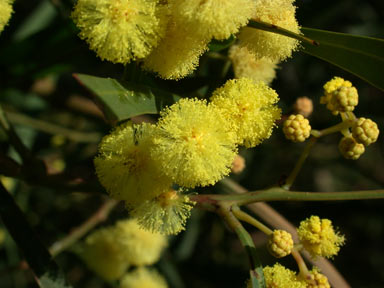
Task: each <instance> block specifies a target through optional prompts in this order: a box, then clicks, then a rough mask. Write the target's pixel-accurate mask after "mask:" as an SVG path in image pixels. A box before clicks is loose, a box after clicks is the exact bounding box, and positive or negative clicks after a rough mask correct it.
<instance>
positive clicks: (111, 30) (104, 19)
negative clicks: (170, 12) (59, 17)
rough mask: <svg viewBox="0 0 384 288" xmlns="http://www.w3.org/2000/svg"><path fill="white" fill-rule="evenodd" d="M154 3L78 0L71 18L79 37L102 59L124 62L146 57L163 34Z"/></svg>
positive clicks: (145, 0) (149, 1)
mask: <svg viewBox="0 0 384 288" xmlns="http://www.w3.org/2000/svg"><path fill="white" fill-rule="evenodd" d="M157 3H158V0H113V1H110V0H78V1H77V4H76V6H75V8H74V11H73V13H72V18H73V20H74V22H75V23H76V25H77V27H78V28H79V29H80V37H81V38H82V39H85V40H86V41H87V42H88V44H89V46H90V49H92V50H94V51H95V52H96V54H97V55H98V56H99V57H100V58H101V59H102V60H108V61H111V62H113V63H128V62H130V61H131V60H136V59H141V58H144V57H146V56H147V55H148V54H149V52H150V51H151V50H152V48H153V47H155V46H156V45H157V44H158V42H159V40H160V38H161V37H162V35H163V34H164V30H165V26H166V23H163V21H160V18H159V17H157V13H158V9H159V8H158V7H159V6H157ZM161 19H163V18H161ZM164 19H165V18H164Z"/></svg>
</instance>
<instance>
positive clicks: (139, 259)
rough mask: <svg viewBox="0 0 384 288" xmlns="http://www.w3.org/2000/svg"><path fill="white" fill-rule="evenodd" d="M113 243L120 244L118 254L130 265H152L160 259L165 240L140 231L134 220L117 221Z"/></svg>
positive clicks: (156, 234) (154, 234)
mask: <svg viewBox="0 0 384 288" xmlns="http://www.w3.org/2000/svg"><path fill="white" fill-rule="evenodd" d="M113 233H114V235H115V241H117V242H119V243H120V244H121V247H122V249H121V251H120V253H122V254H124V258H125V259H126V261H127V262H128V263H129V264H130V265H135V266H143V265H152V264H154V263H155V262H157V261H158V260H159V259H160V256H161V253H162V251H163V250H164V248H165V247H166V246H167V238H166V237H165V236H164V235H161V234H158V233H152V232H150V231H148V230H144V229H142V228H141V227H140V226H139V224H138V223H137V220H136V219H128V220H124V221H119V222H117V223H116V225H115V226H114V231H113Z"/></svg>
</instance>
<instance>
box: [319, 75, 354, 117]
mask: <svg viewBox="0 0 384 288" xmlns="http://www.w3.org/2000/svg"><path fill="white" fill-rule="evenodd" d="M323 88H324V95H323V96H322V97H320V104H326V105H327V109H328V110H330V111H331V112H332V113H333V114H334V115H337V114H339V112H345V111H352V110H353V109H354V107H355V106H356V105H357V103H358V95H357V90H356V88H354V87H352V83H351V82H350V81H348V80H344V79H343V78H341V77H333V79H331V80H329V81H328V82H327V83H325V84H324V86H323Z"/></svg>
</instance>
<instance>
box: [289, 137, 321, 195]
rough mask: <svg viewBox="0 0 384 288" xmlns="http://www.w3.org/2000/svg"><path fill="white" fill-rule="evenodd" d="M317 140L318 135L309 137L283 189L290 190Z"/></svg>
mask: <svg viewBox="0 0 384 288" xmlns="http://www.w3.org/2000/svg"><path fill="white" fill-rule="evenodd" d="M316 141H317V138H316V137H311V138H310V139H309V141H308V142H307V145H306V146H305V148H304V150H303V152H301V155H300V157H299V160H298V161H297V162H296V165H295V168H293V170H292V172H291V174H289V176H288V178H287V180H286V181H285V184H284V185H282V188H283V189H285V190H289V189H290V188H291V186H292V184H293V182H294V181H295V179H296V177H297V175H298V174H299V172H300V170H301V168H302V167H303V164H304V162H305V160H306V159H307V158H308V155H309V152H310V151H311V149H312V147H313V145H315V143H316Z"/></svg>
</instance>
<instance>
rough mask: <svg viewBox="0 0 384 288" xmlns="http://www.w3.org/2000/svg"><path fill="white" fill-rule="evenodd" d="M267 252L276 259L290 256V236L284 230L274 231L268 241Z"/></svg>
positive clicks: (291, 241) (291, 247) (291, 246)
mask: <svg viewBox="0 0 384 288" xmlns="http://www.w3.org/2000/svg"><path fill="white" fill-rule="evenodd" d="M267 247H268V251H269V252H270V253H271V254H272V255H273V256H274V257H276V258H281V257H285V256H287V255H289V254H291V252H292V249H293V240H292V235H291V234H290V233H288V232H287V231H284V230H274V231H273V233H272V234H271V235H270V236H269V239H268V246H267Z"/></svg>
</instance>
